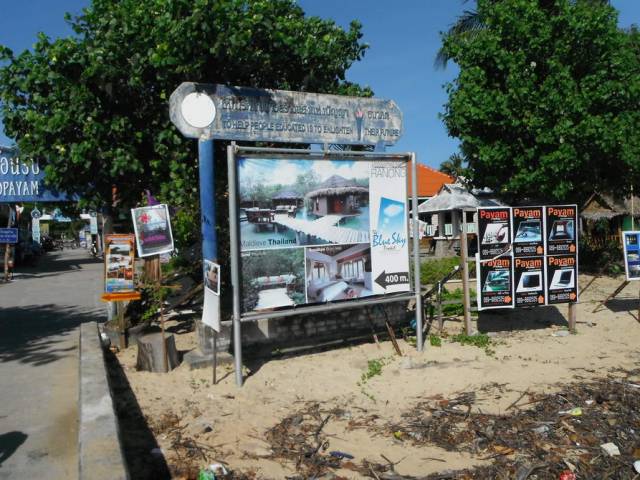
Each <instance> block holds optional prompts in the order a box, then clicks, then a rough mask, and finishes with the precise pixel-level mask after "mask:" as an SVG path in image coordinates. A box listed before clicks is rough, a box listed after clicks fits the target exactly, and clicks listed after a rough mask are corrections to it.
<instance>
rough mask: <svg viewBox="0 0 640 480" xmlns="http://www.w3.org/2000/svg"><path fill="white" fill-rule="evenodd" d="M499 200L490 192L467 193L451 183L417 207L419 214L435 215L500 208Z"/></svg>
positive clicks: (462, 187)
mask: <svg viewBox="0 0 640 480" xmlns="http://www.w3.org/2000/svg"><path fill="white" fill-rule="evenodd" d="M501 206H504V203H502V202H501V201H500V200H498V199H496V198H494V197H493V192H491V191H490V190H478V189H474V190H471V191H469V190H468V189H467V188H466V187H465V186H463V185H460V184H457V183H452V184H445V185H443V186H442V188H441V189H440V191H439V192H438V194H437V195H436V196H435V197H431V198H430V199H429V200H427V201H426V202H424V203H421V204H420V205H419V206H418V212H419V213H437V212H446V211H451V210H468V209H474V208H478V207H501Z"/></svg>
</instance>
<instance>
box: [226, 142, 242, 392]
mask: <svg viewBox="0 0 640 480" xmlns="http://www.w3.org/2000/svg"><path fill="white" fill-rule="evenodd" d="M227 168H228V172H229V219H230V220H231V222H230V225H229V235H230V238H231V244H230V247H231V287H232V289H233V361H234V366H235V372H236V384H237V385H238V386H242V381H243V380H242V334H241V328H242V327H241V323H240V265H239V263H240V262H239V259H240V248H239V243H240V242H239V237H240V235H239V233H238V221H237V219H238V217H239V214H238V201H237V198H238V190H237V185H238V175H237V172H236V156H235V146H233V145H229V146H228V147H227Z"/></svg>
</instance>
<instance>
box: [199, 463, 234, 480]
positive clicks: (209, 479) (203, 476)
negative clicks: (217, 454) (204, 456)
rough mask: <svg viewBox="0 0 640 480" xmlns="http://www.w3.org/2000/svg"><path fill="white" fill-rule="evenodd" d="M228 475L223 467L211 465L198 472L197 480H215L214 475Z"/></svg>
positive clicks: (217, 464) (216, 464) (215, 464)
mask: <svg viewBox="0 0 640 480" xmlns="http://www.w3.org/2000/svg"><path fill="white" fill-rule="evenodd" d="M228 473H229V472H228V471H227V469H226V468H224V465H221V464H219V463H212V464H211V465H209V466H208V467H207V468H204V469H202V470H200V473H199V474H198V480H216V475H227V474H228Z"/></svg>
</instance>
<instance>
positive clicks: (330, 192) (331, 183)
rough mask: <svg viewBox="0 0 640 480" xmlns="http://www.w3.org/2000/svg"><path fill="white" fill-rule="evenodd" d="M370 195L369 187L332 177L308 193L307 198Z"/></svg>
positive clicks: (339, 177) (353, 181) (335, 176)
mask: <svg viewBox="0 0 640 480" xmlns="http://www.w3.org/2000/svg"><path fill="white" fill-rule="evenodd" d="M353 193H365V194H366V193H369V189H368V188H367V187H363V186H361V185H358V184H357V182H356V181H355V180H347V179H346V178H344V177H341V176H340V175H332V176H330V177H329V178H327V179H326V180H325V181H324V182H322V183H321V184H320V185H318V188H316V189H315V190H312V191H310V192H309V193H307V195H306V197H307V198H315V197H329V196H335V195H344V194H353Z"/></svg>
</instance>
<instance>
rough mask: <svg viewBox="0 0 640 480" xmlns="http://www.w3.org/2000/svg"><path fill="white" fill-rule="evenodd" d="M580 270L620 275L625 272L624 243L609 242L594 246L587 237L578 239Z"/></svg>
mask: <svg viewBox="0 0 640 480" xmlns="http://www.w3.org/2000/svg"><path fill="white" fill-rule="evenodd" d="M578 251H579V254H580V270H581V271H583V272H589V273H606V274H608V275H614V276H615V275H619V274H621V273H622V272H624V263H623V261H624V257H623V253H622V245H620V243H619V242H615V241H613V242H608V243H607V244H606V245H604V247H593V246H591V245H589V243H588V242H587V240H586V239H585V238H580V239H579V241H578Z"/></svg>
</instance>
